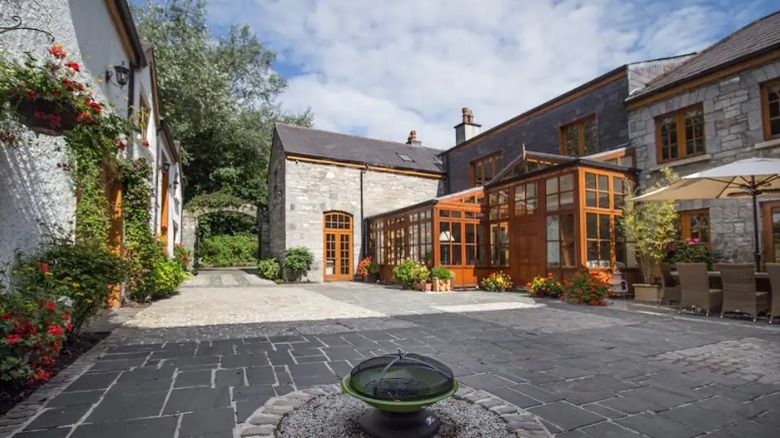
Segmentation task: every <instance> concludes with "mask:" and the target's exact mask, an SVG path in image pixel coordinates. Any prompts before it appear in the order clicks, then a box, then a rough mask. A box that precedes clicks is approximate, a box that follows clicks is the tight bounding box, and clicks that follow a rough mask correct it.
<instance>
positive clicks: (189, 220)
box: [181, 210, 198, 269]
mask: <svg viewBox="0 0 780 438" xmlns="http://www.w3.org/2000/svg"><path fill="white" fill-rule="evenodd" d="M197 234H198V216H195V215H194V214H193V213H192V212H190V211H187V210H185V211H184V212H183V213H182V220H181V243H182V245H184V247H185V248H187V251H189V252H190V254H192V257H190V262H189V263H188V266H187V269H192V264H193V263H194V261H195V239H196V238H197Z"/></svg>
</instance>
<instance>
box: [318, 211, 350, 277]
mask: <svg viewBox="0 0 780 438" xmlns="http://www.w3.org/2000/svg"><path fill="white" fill-rule="evenodd" d="M337 215H338V216H343V218H344V219H345V220H346V222H347V225H348V226H347V227H346V228H328V227H327V222H328V218H329V217H331V216H333V217H335V216H337ZM353 222H354V221H353V218H352V215H351V214H349V213H347V212H343V211H327V212H325V213H323V214H322V280H323V281H349V280H352V270H353V264H354V263H353V255H352V254H353V252H354V242H353V237H352V236H353V234H352V229H353V226H354V225H353ZM330 236H332V237H333V251H334V255H333V274H332V275H327V263H328V238H329V237H330ZM344 239H346V244H347V245H346V246H347V257H346V259H347V273H346V274H343V273H342V272H341V271H342V267H343V264H342V261H343V260H342V259H343V257H341V253H342V251H343V248H342V244H343V242H344Z"/></svg>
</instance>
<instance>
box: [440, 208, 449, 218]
mask: <svg viewBox="0 0 780 438" xmlns="http://www.w3.org/2000/svg"><path fill="white" fill-rule="evenodd" d="M439 217H450V212H449V210H439Z"/></svg>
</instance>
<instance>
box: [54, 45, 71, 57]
mask: <svg viewBox="0 0 780 438" xmlns="http://www.w3.org/2000/svg"><path fill="white" fill-rule="evenodd" d="M49 53H51V54H52V55H53V56H54V57H55V58H57V59H62V58H64V57H66V56H68V52H66V51H65V49H63V48H62V45H61V44H55V45H53V46H51V48H49Z"/></svg>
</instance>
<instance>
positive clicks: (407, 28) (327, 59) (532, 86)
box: [209, 0, 756, 148]
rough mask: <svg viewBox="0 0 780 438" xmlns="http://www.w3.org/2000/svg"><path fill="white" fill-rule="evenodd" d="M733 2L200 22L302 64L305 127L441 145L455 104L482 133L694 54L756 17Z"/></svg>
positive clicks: (542, 3) (436, 8) (283, 5)
mask: <svg viewBox="0 0 780 438" xmlns="http://www.w3.org/2000/svg"><path fill="white" fill-rule="evenodd" d="M740 4H741V2H734V4H731V2H724V3H723V4H720V5H717V4H713V3H712V2H709V3H707V2H702V1H693V2H687V4H681V2H675V1H671V2H669V1H664V2H655V3H648V2H645V1H641V0H631V1H618V0H588V1H584V0H554V1H553V0H536V1H529V0H525V1H518V0H481V1H474V0H447V1H445V0H394V1H381V2H379V1H373V0H327V1H317V0H211V2H210V7H209V13H210V17H209V18H210V20H211V21H212V22H213V23H217V24H226V23H244V22H248V23H249V24H250V26H251V27H252V29H253V30H254V31H255V32H256V33H257V34H258V35H259V36H260V38H261V39H262V40H263V41H265V42H267V43H268V44H269V45H270V47H272V48H273V49H274V50H276V51H277V52H278V53H279V60H280V61H283V62H285V63H287V64H294V65H298V66H300V69H301V70H302V74H301V75H298V76H295V77H292V78H288V79H289V87H288V90H287V91H286V92H285V94H284V95H283V98H282V103H283V107H284V108H286V109H287V110H290V111H300V110H303V109H305V108H307V107H311V108H312V110H313V112H314V116H315V126H317V127H319V128H322V129H328V130H334V131H339V132H350V133H357V134H360V135H367V136H369V137H378V138H384V139H389V140H398V141H404V140H405V139H406V136H407V134H408V132H409V130H411V129H416V130H417V132H418V138H419V139H421V140H422V141H423V144H425V145H427V146H433V147H440V148H447V147H450V146H452V144H453V141H454V132H453V129H452V126H453V125H455V124H456V123H458V122H459V121H460V120H459V119H460V108H461V107H463V106H468V107H470V108H471V109H472V110H473V112H474V114H475V121H476V122H478V123H482V124H483V129H487V128H489V127H490V126H494V125H496V124H498V123H501V122H502V121H504V120H506V119H508V118H511V117H513V116H515V115H517V114H519V113H521V112H522V111H524V110H527V109H529V108H532V107H534V106H536V105H538V104H540V103H542V102H544V101H545V100H547V99H550V98H552V97H554V96H556V95H558V94H561V93H563V92H565V91H567V90H569V89H571V88H573V87H575V86H577V85H579V84H581V83H584V82H586V81H588V80H590V79H592V78H594V77H596V76H597V75H599V74H601V73H604V72H606V71H608V70H610V69H612V68H615V67H617V66H619V65H621V64H624V63H627V62H633V61H639V60H643V59H650V58H653V57H662V56H669V55H675V54H680V53H684V52H690V51H693V50H699V49H701V48H702V47H704V46H705V45H706V44H708V43H710V42H712V41H713V40H714V39H715V38H716V37H717V36H720V35H722V34H723V33H724V32H723V29H724V28H726V29H727V30H728V31H732V30H734V29H735V28H736V27H739V26H741V25H743V24H745V23H746V22H747V21H749V20H751V19H755V18H756V16H755V14H754V15H752V16H750V14H749V13H747V12H746V11H745V9H749V8H741V7H740ZM729 7H730V8H741V9H740V10H739V13H737V11H736V9H735V11H729V10H727V9H726V8H729ZM732 12H733V13H732ZM737 20H741V21H737Z"/></svg>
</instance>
